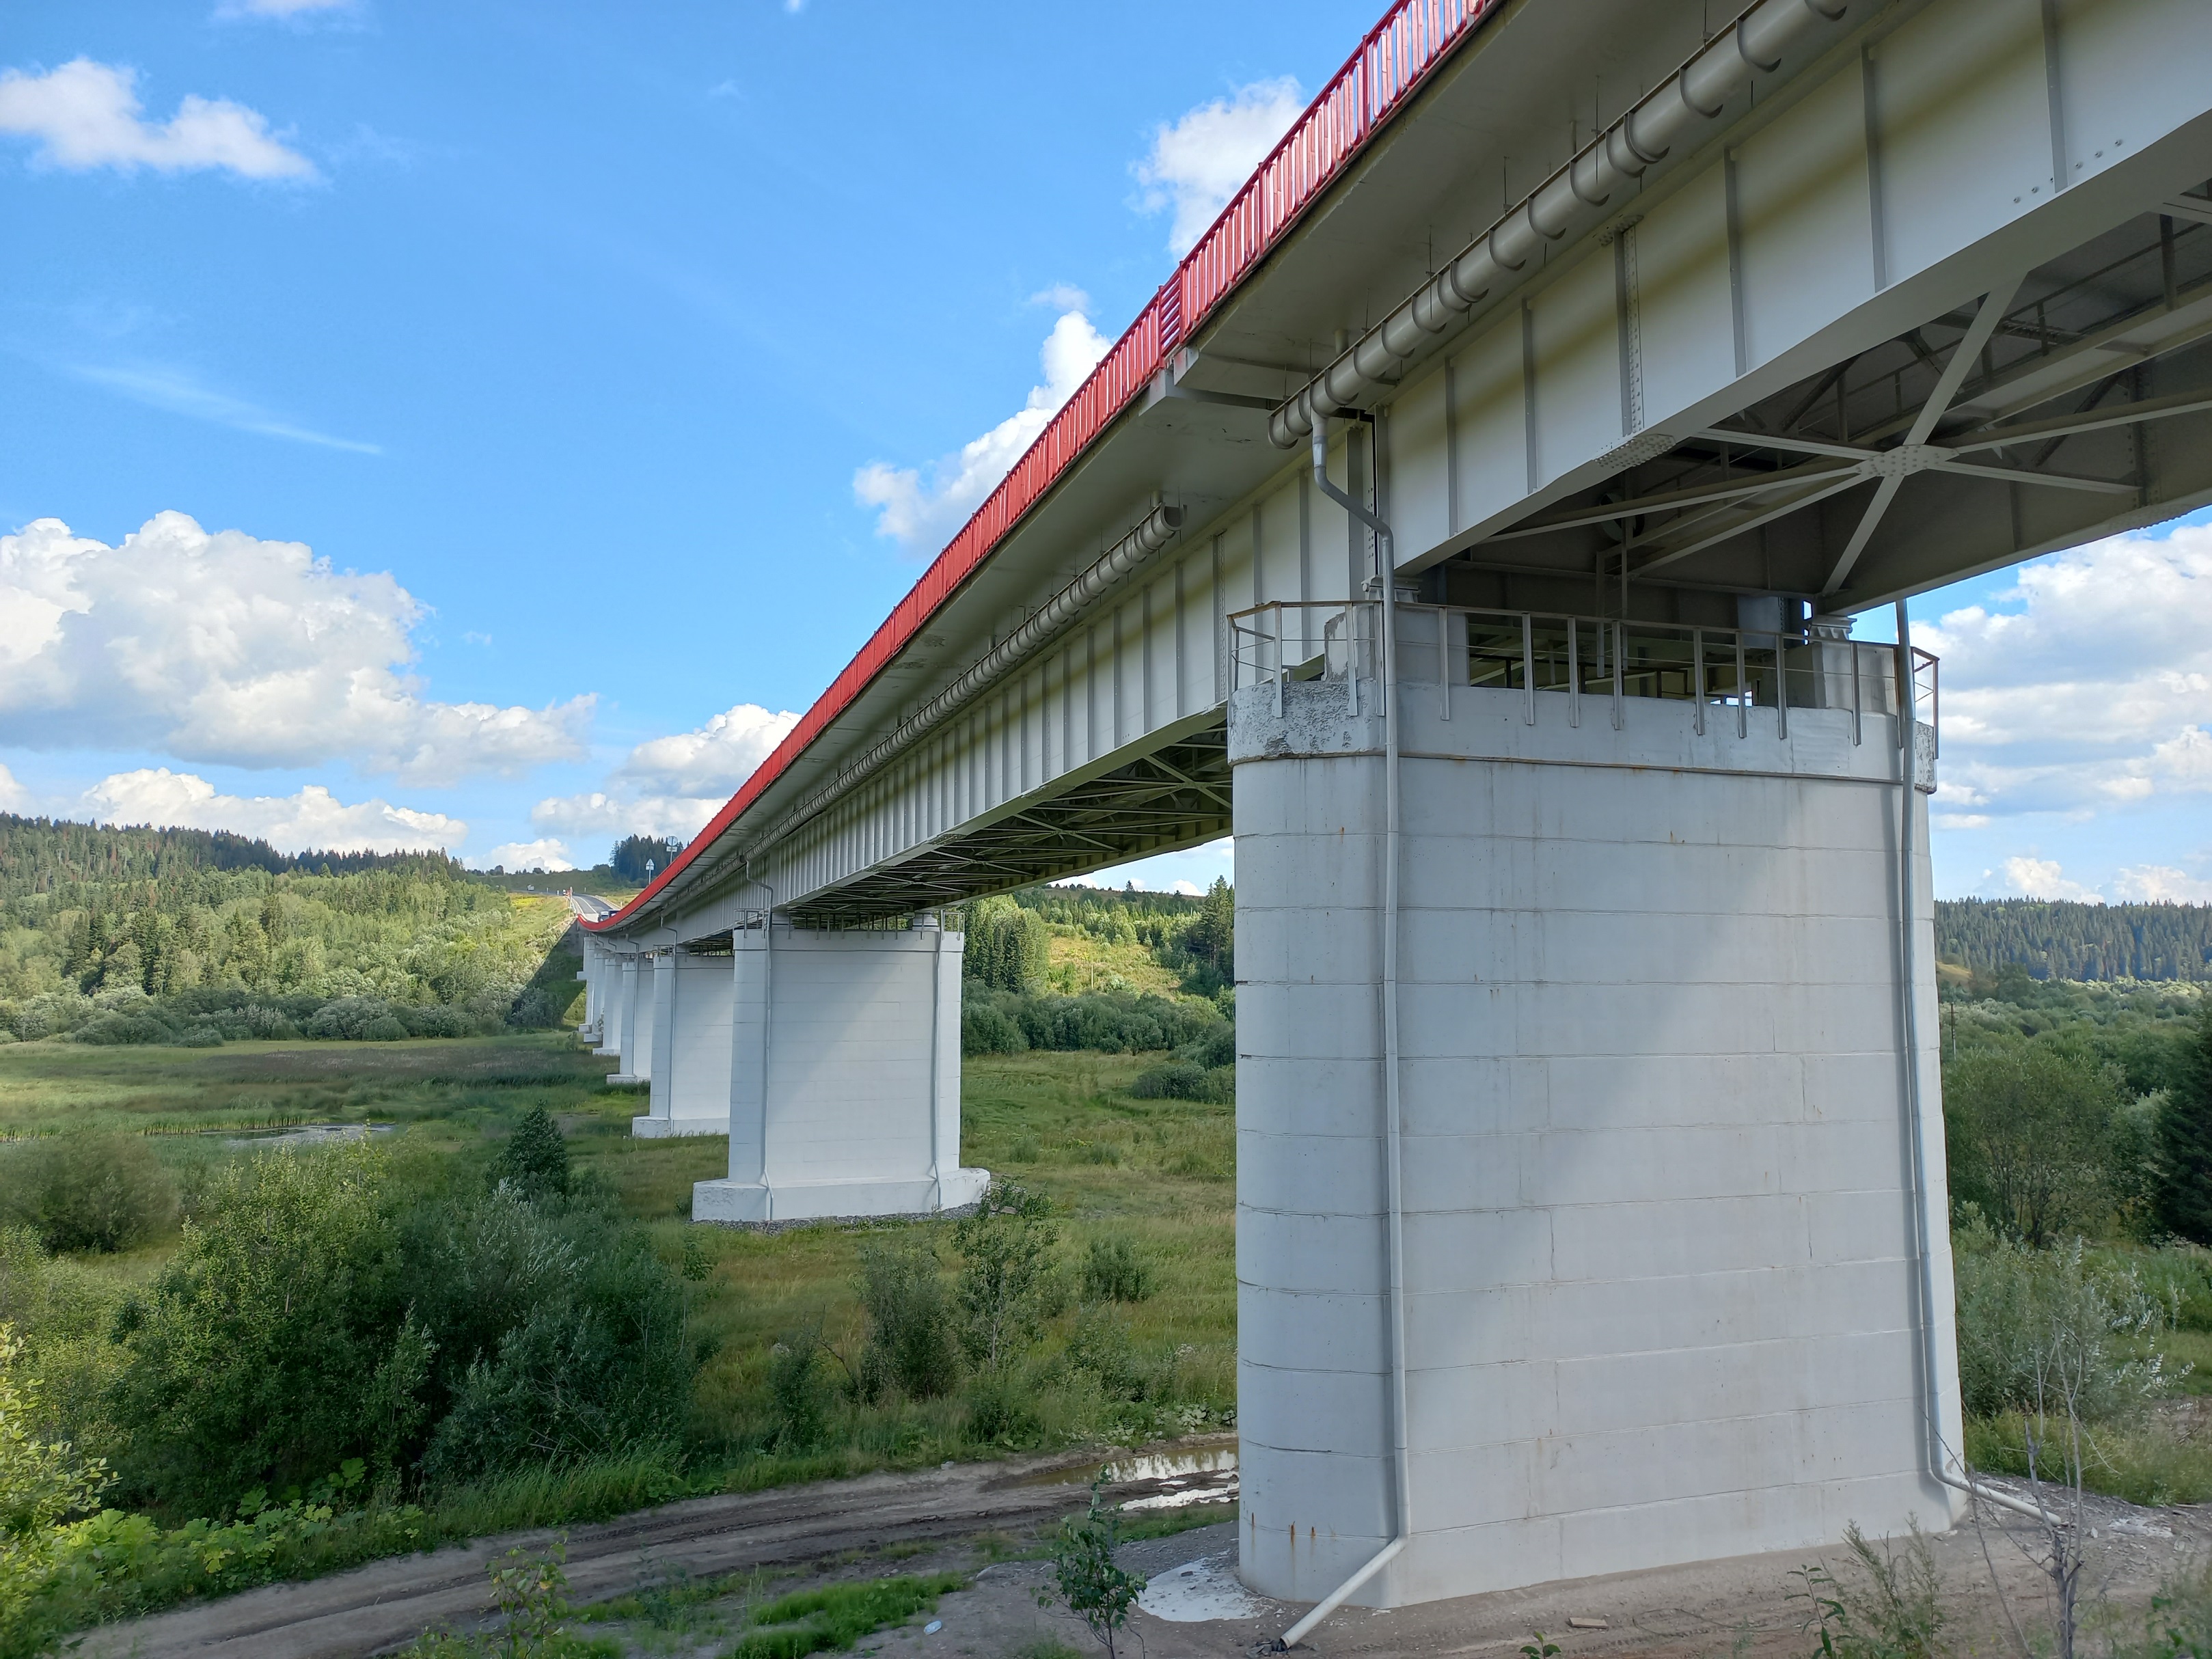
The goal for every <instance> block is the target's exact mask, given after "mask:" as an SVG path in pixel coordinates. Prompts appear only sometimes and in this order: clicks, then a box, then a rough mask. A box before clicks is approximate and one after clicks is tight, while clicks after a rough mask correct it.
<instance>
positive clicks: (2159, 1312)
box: [1954, 1213, 2172, 1422]
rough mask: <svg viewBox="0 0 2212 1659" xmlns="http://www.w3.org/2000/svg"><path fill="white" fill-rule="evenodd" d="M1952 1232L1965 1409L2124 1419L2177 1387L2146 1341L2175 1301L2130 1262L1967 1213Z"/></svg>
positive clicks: (2168, 1317)
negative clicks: (2053, 1243)
mask: <svg viewBox="0 0 2212 1659" xmlns="http://www.w3.org/2000/svg"><path fill="white" fill-rule="evenodd" d="M1954 1243H1955V1244H1956V1246H1957V1255H1956V1260H1955V1266H1954V1272H1955V1274H1956V1279H1957V1285H1958V1333H1959V1389H1960V1395H1961V1397H1962V1400H1963V1402H1964V1404H1965V1406H1966V1411H1967V1413H1968V1414H1969V1415H1972V1416H1976V1417H1992V1416H1995V1415H1996V1414H1998V1413H2003V1412H2008V1411H2026V1412H2029V1413H2056V1414H2058V1415H2066V1414H2069V1413H2070V1414H2072V1415H2074V1416H2076V1417H2079V1418H2080V1419H2082V1420H2084V1421H2087V1422H2104V1421H2112V1420H2116V1419H2127V1418H2129V1417H2130V1416H2133V1415H2136V1414H2137V1413H2139V1412H2140V1410H2141V1408H2142V1405H2143V1403H2144V1402H2145V1401H2148V1400H2151V1399H2154V1398H2156V1397H2158V1396H2159V1395H2162V1394H2164V1393H2166V1392H2167V1391H2168V1389H2170V1388H2171V1386H2172V1378H2171V1377H2170V1376H2168V1375H2167V1374H2166V1367H2165V1361H2164V1358H2163V1356H2162V1355H2160V1353H2159V1352H2157V1350H2156V1349H2155V1347H2154V1346H2150V1345H2151V1341H2152V1339H2154V1337H2155V1336H2156V1334H2157V1333H2158V1332H2159V1331H2160V1330H2161V1329H2163V1328H2166V1327H2168V1326H2169V1325H2170V1324H2171V1323H2172V1307H2171V1305H2169V1304H2162V1303H2161V1302H2160V1299H2159V1298H2158V1297H2156V1296H2155V1295H2154V1294H2153V1293H2152V1292H2151V1291H2150V1290H2149V1289H2148V1287H2147V1286H2146V1285H2145V1284H2144V1282H2143V1280H2142V1277H2141V1276H2140V1275H2139V1274H2138V1273H2136V1270H2135V1269H2134V1268H2133V1267H2118V1266H2114V1267H2106V1268H2104V1269H2102V1270H2100V1268H2099V1267H2098V1266H2097V1265H2096V1264H2094V1263H2093V1262H2092V1261H2091V1260H2090V1258H2089V1257H2088V1256H2087V1253H2086V1252H2085V1251H2084V1250H2083V1249H2081V1246H2080V1245H2078V1244H2076V1245H2070V1246H2064V1247H2061V1248H2059V1249H2051V1250H2033V1249H2028V1248H2027V1247H2026V1246H2025V1245H2021V1244H2017V1243H2013V1242H2012V1241H2010V1240H2008V1239H2003V1238H2000V1237H1997V1236H1996V1234H1995V1233H1994V1232H1993V1231H1990V1229H1989V1228H1988V1227H1987V1225H1985V1224H1981V1223H1980V1222H1979V1221H1978V1218H1975V1217H1973V1216H1972V1215H1971V1213H1970V1217H1969V1225H1967V1226H1966V1227H1965V1228H1962V1229H1961V1230H1960V1231H1959V1232H1958V1233H1956V1234H1955V1235H1954Z"/></svg>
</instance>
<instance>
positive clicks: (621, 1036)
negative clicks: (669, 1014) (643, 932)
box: [605, 951, 653, 1084]
mask: <svg viewBox="0 0 2212 1659" xmlns="http://www.w3.org/2000/svg"><path fill="white" fill-rule="evenodd" d="M613 993H614V995H613V1001H612V1004H611V1006H610V1008H609V1010H608V1018H609V1019H610V1020H611V1022H612V1025H611V1030H610V1031H609V1032H608V1036H607V1042H606V1045H605V1046H606V1048H608V1049H609V1050H611V1052H612V1053H614V1054H616V1055H617V1056H618V1057H619V1058H618V1060H617V1065H616V1069H615V1070H614V1072H613V1073H611V1075H610V1076H609V1077H608V1079H607V1081H608V1082H609V1083H614V1084H630V1083H649V1082H651V1081H652V1080H653V954H652V953H651V952H650V951H629V952H626V953H625V954H624V955H623V957H622V958H621V968H620V970H619V972H618V973H617V975H616V978H615V982H614V986H613Z"/></svg>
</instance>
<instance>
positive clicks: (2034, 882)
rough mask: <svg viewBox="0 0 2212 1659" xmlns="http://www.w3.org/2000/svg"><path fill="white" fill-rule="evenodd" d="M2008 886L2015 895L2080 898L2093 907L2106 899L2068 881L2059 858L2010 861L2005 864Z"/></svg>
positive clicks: (2041, 897) (2016, 859)
mask: <svg viewBox="0 0 2212 1659" xmlns="http://www.w3.org/2000/svg"><path fill="white" fill-rule="evenodd" d="M2004 873H2005V885H2006V886H2008V887H2009V888H2011V889H2012V890H2013V891H2015V893H2020V894H2023V895H2025V896H2027V897H2029V898H2039V899H2080V900H2082V901H2084V902H2087V903H2090V904H2102V903H2103V902H2105V896H2104V895H2103V894H2102V893H2100V892H2096V891H2094V890H2092V889H2090V888H2087V887H2085V886H2083V885H2082V884H2081V883H2080V882H2078V881H2069V880H2067V879H2066V873H2065V872H2064V871H2063V870H2062V869H2061V868H2060V867H2059V866H2058V861H2057V860H2056V859H2038V858H2028V857H2026V856H2016V857H2013V858H2008V859H2007V860H2005V861H2004Z"/></svg>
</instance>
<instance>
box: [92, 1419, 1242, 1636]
mask: <svg viewBox="0 0 2212 1659" xmlns="http://www.w3.org/2000/svg"><path fill="white" fill-rule="evenodd" d="M1231 1443H1233V1441H1232V1438H1231V1437H1227V1436H1221V1437H1214V1438H1212V1439H1209V1440H1192V1441H1186V1442H1184V1443H1182V1445H1181V1446H1180V1447H1178V1449H1179V1450H1187V1449H1200V1448H1203V1447H1210V1446H1216V1445H1228V1444H1231ZM1097 1463H1098V1460H1097V1458H1096V1457H1095V1456H1091V1457H1075V1458H1068V1457H1061V1458H1031V1459H1027V1460H1024V1461H1022V1462H1009V1463H962V1464H957V1465H956V1466H954V1467H952V1468H943V1469H931V1470H927V1471H924V1472H922V1473H920V1474H872V1475H865V1476H863V1477H861V1478H860V1480H839V1481H829V1482H825V1483H823V1484H821V1485H818V1486H796V1487H787V1488H783V1489H781V1490H779V1491H775V1492H753V1493H748V1494H746V1495H744V1496H742V1497H727V1498H691V1499H689V1500H687V1501H685V1502H684V1503H680V1504H669V1505H667V1506H666V1507H665V1508H662V1509H657V1510H641V1511H640V1512H639V1513H637V1514H635V1515H629V1516H623V1518H622V1519H620V1520H618V1521H608V1522H600V1523H599V1524H596V1525H591V1526H579V1527H572V1528H567V1531H568V1583H569V1591H570V1595H571V1596H572V1597H573V1599H574V1601H576V1602H577V1603H578V1604H584V1603H587V1602H591V1601H599V1600H603V1599H605V1598H606V1597H609V1596H613V1595H623V1594H626V1593H628V1592H629V1591H631V1590H633V1589H636V1588H637V1587H638V1585H639V1584H640V1583H641V1582H650V1581H651V1580H652V1579H653V1577H656V1576H666V1575H671V1574H674V1573H676V1572H678V1571H682V1572H684V1573H687V1574H689V1575H690V1577H693V1578H695V1579H697V1578H707V1577H715V1576H717V1575H720V1574H723V1573H728V1572H732V1571H741V1570H744V1569H747V1568H751V1567H761V1566H785V1565H794V1564H798V1563H804V1562H811V1561H817V1560H820V1559H823V1558H824V1557H829V1556H836V1555H839V1554H842V1553H845V1552H847V1551H866V1550H873V1549H876V1548H878V1547H881V1546H882V1545H884V1544H888V1543H902V1542H923V1543H927V1542H936V1541H944V1542H947V1543H951V1542H952V1541H964V1540H967V1539H969V1538H973V1537H975V1535H976V1534H981V1533H986V1532H991V1531H994V1530H995V1531H1017V1532H1018V1531H1028V1530H1031V1529H1034V1528H1040V1527H1048V1526H1050V1525H1051V1524H1053V1523H1054V1522H1057V1521H1058V1520H1059V1518H1060V1516H1063V1515H1066V1514H1068V1513H1069V1512H1070V1511H1072V1510H1076V1509H1079V1508H1081V1507H1082V1504H1083V1499H1084V1492H1083V1487H1082V1485H1081V1482H1083V1481H1084V1480H1087V1479H1088V1478H1089V1476H1090V1475H1091V1473H1092V1472H1093V1471H1094V1470H1095V1469H1096V1468H1097ZM1054 1470H1060V1471H1063V1472H1065V1474H1066V1476H1067V1480H1065V1481H1054V1480H1050V1479H1046V1480H1042V1481H1039V1480H1037V1479H1036V1476H1037V1475H1038V1474H1049V1472H1051V1471H1054ZM1159 1489H1160V1488H1159V1487H1158V1483H1156V1482H1146V1481H1136V1482H1131V1483H1129V1484H1128V1485H1127V1486H1117V1487H1116V1489H1115V1490H1116V1492H1117V1493H1122V1492H1126V1493H1127V1495H1128V1496H1132V1497H1135V1496H1141V1495H1143V1494H1145V1493H1146V1492H1150V1491H1158V1490H1159ZM553 1535H554V1534H553V1533H552V1532H551V1531H550V1530H549V1531H540V1532H532V1533H522V1534H508V1535H507V1536H504V1537H500V1538H487V1539H479V1540H478V1541H476V1542H475V1543H473V1544H470V1545H467V1546H465V1547H453V1548H449V1549H442V1550H439V1551H437V1552H435V1553H432V1554H428V1555H409V1556H400V1557H396V1558H394V1559H390V1560H386V1561H378V1562H374V1563H372V1564H371V1565H368V1566H365V1567H356V1568H355V1569H354V1570H353V1571H349V1572H343V1573H337V1574H334V1575H332V1576H331V1577H328V1578H319V1579H315V1580H313V1581H312V1582H310V1583H304V1584H270V1585H268V1586H265V1587H264V1588H263V1589H254V1590H247V1591H246V1592H245V1593H243V1594H242V1595H234V1596H228V1597H226V1598H225V1599H223V1600H222V1601H210V1602H205V1603H203V1604H199V1605H197V1606H193V1607H180V1608H179V1609H177V1610H176V1611H174V1612H172V1613H155V1614H154V1615H152V1616H151V1617H149V1618H146V1619H140V1620H132V1621H131V1622H130V1623H127V1624H121V1625H115V1626H108V1627H106V1628H104V1629H101V1630H99V1631H95V1632H93V1633H92V1635H91V1636H90V1637H89V1638H88V1639H87V1641H86V1642H85V1644H84V1646H83V1648H82V1649H81V1650H80V1651H81V1652H82V1653H84V1654H87V1655H96V1656H100V1659H108V1656H116V1659H121V1656H125V1655H128V1656H135V1659H185V1656H191V1659H341V1656H352V1655H359V1654H369V1653H374V1652H376V1651H378V1650H380V1649H383V1648H387V1647H391V1646H394V1645H397V1644H404V1643H406V1642H409V1641H411V1640H412V1639H413V1638H415V1637H416V1636H417V1635H419V1634H420V1633H421V1632H422V1631H423V1630H425V1629H428V1628H430V1627H433V1626H455V1627H465V1626H470V1625H472V1624H474V1623H476V1622H477V1621H478V1620H481V1619H482V1618H483V1616H484V1615H485V1613H486V1612H487V1611H488V1610H489V1607H490V1601H489V1595H488V1594H487V1589H486V1582H485V1576H484V1575H485V1569H486V1568H487V1567H488V1566H489V1564H490V1563H491V1562H492V1560H493V1559H495V1558H496V1557H497V1556H498V1555H499V1554H500V1553H501V1552H503V1551H505V1550H506V1549H507V1547H509V1546H511V1545H513V1544H517V1543H521V1544H526V1545H537V1544H542V1543H543V1542H544V1541H546V1540H548V1539H550V1538H551V1537H552V1536H553Z"/></svg>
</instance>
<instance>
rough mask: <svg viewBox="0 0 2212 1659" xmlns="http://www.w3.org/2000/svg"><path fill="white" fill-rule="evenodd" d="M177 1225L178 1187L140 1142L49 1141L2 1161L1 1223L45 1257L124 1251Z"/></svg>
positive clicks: (82, 1137) (78, 1137)
mask: <svg viewBox="0 0 2212 1659" xmlns="http://www.w3.org/2000/svg"><path fill="white" fill-rule="evenodd" d="M176 1219H177V1187H176V1182H173V1180H171V1179H170V1177H169V1173H168V1171H167V1170H164V1169H163V1168H162V1167H161V1164H160V1162H159V1161H158V1160H156V1159H155V1156H154V1152H153V1149H152V1148H151V1147H149V1146H148V1145H147V1144H146V1141H145V1139H144V1138H143V1137H142V1136H137V1135H101V1134H67V1135H53V1136H49V1137H46V1138H45V1139H40V1140H34V1141H32V1142H30V1143H29V1144H28V1145H27V1146H21V1147H17V1148H15V1150H13V1151H10V1152H6V1153H4V1154H0V1221H11V1222H15V1223H16V1224H18V1225H23V1226H27V1227H29V1228H30V1229H32V1230H33V1231H34V1232H36V1233H37V1234H38V1235H39V1237H40V1241H41V1242H42V1243H44V1244H45V1245H46V1249H49V1250H55V1251H61V1250H127V1249H132V1248H133V1247H135V1246H137V1245H139V1244H143V1243H146V1242H147V1241H148V1240H149V1239H152V1238H158V1237H161V1236H162V1235H163V1234H165V1233H167V1231H169V1229H170V1228H171V1227H173V1225H175V1224H176Z"/></svg>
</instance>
